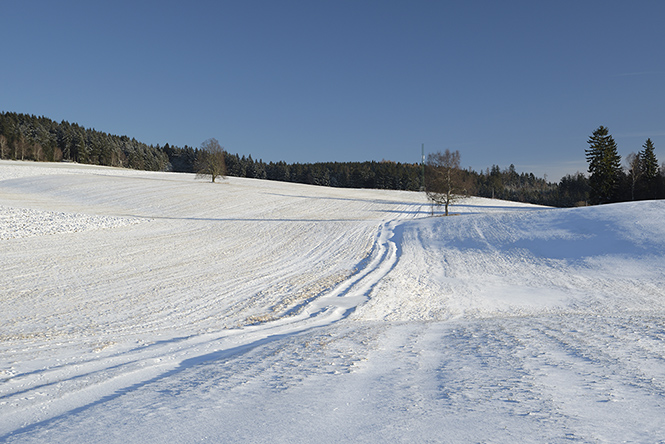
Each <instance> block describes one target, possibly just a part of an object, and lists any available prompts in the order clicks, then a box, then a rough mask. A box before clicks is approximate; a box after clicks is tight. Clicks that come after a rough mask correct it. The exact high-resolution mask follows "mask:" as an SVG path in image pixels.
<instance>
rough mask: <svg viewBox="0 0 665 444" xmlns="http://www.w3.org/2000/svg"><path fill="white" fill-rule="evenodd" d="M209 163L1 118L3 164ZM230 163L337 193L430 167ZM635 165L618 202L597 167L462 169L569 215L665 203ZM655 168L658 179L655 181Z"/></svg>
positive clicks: (617, 172)
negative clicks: (602, 206) (553, 173)
mask: <svg viewBox="0 0 665 444" xmlns="http://www.w3.org/2000/svg"><path fill="white" fill-rule="evenodd" d="M209 140H211V139H208V141H209ZM594 140H595V139H594ZM208 141H206V142H208ZM589 143H591V139H590V141H589ZM594 143H595V142H594ZM651 145H653V144H651ZM206 155H207V152H206V150H204V149H203V147H201V148H198V147H189V146H184V147H177V146H171V145H169V144H168V143H167V144H166V145H164V146H163V147H160V146H159V145H156V146H153V145H148V144H145V143H142V142H139V141H137V140H136V139H134V138H131V139H130V138H129V137H128V136H116V135H112V134H107V133H104V132H101V131H97V130H95V129H89V128H84V127H81V126H79V125H77V124H76V123H69V122H67V121H64V120H63V121H62V122H60V123H58V122H55V121H53V120H51V119H48V118H46V117H37V116H33V115H27V114H19V113H12V112H3V113H0V158H1V159H15V160H34V161H51V162H58V161H73V162H79V163H88V164H97V165H107V166H115V167H123V168H133V169H141V170H151V171H174V172H187V173H195V172H197V171H199V167H200V165H201V160H202V159H203V158H204V157H205V156H206ZM588 155H589V154H588V153H587V156H588ZM223 156H224V163H225V173H224V174H228V175H230V176H236V177H248V178H257V179H267V180H278V181H286V182H295V183H304V184H311V185H321V186H330V187H344V188H376V189H392V190H407V191H423V190H425V178H424V177H423V165H421V164H418V163H400V162H392V161H380V162H377V161H368V162H318V163H286V162H268V163H266V162H264V161H263V160H261V159H258V160H256V159H253V158H252V156H251V155H250V156H244V155H243V156H240V155H238V154H231V153H229V152H227V151H224V150H223ZM627 159H628V160H629V161H630V166H627V167H626V168H620V167H619V168H616V165H615V164H616V162H615V164H613V165H614V167H612V169H610V170H611V171H613V172H612V173H611V175H612V177H614V179H613V182H612V186H611V188H612V190H613V191H612V194H611V195H607V196H603V197H602V198H601V197H600V195H599V194H598V193H597V192H596V191H597V189H598V186H599V185H598V183H599V182H598V180H597V179H598V177H600V176H597V173H596V170H595V169H594V170H593V171H592V169H591V166H590V169H589V173H590V175H589V177H588V178H587V177H586V176H585V175H584V174H582V173H579V172H578V173H576V174H572V175H567V176H565V177H564V178H562V179H561V181H560V182H558V183H552V182H548V181H547V180H546V179H544V178H539V177H536V176H534V175H533V173H518V172H517V171H516V170H515V166H514V165H512V164H511V165H510V166H509V167H508V168H504V169H501V168H500V167H499V166H498V165H493V166H492V167H491V168H487V169H486V170H485V171H480V172H476V171H473V170H472V169H459V172H460V177H461V178H462V180H463V182H464V187H463V190H462V191H461V192H463V193H464V194H467V195H476V196H481V197H493V198H497V199H504V200H512V201H518V202H528V203H535V204H542V205H551V206H564V207H565V206H574V205H580V204H586V203H605V202H618V201H622V200H632V199H647V198H651V199H653V198H663V197H665V196H664V193H665V178H664V177H663V175H664V174H665V168H662V167H661V168H658V164H657V160H656V159H655V155H654V154H653V148H649V149H647V148H645V149H644V151H641V152H640V153H638V154H633V155H632V156H628V158H627ZM636 159H637V160H636ZM619 163H620V160H619ZM654 163H655V171H656V172H657V173H656V176H654V175H653V171H654V168H653V165H654ZM598 164H599V163H598ZM594 165H596V163H594Z"/></svg>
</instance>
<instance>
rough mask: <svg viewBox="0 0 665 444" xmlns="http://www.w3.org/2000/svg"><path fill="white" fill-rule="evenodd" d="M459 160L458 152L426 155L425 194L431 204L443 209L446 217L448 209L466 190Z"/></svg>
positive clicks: (448, 151) (447, 151)
mask: <svg viewBox="0 0 665 444" xmlns="http://www.w3.org/2000/svg"><path fill="white" fill-rule="evenodd" d="M460 158H461V156H460V153H459V151H453V152H451V151H450V150H446V151H445V152H444V153H443V154H441V152H440V151H439V152H436V153H430V154H428V155H427V162H426V163H425V192H426V193H427V197H428V199H429V200H430V201H432V204H436V205H443V206H444V207H445V215H446V216H448V207H449V206H451V205H453V204H454V203H455V201H457V200H458V199H459V198H460V197H462V195H463V193H465V191H466V189H467V187H466V184H465V177H464V172H463V171H462V170H461V168H460Z"/></svg>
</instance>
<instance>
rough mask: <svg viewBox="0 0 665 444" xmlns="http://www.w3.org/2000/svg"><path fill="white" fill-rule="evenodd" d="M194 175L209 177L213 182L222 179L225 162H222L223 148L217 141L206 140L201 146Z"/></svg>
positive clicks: (224, 172) (224, 171)
mask: <svg viewBox="0 0 665 444" xmlns="http://www.w3.org/2000/svg"><path fill="white" fill-rule="evenodd" d="M196 173H197V175H198V176H200V177H207V176H210V178H211V179H212V181H213V182H214V181H215V179H216V178H218V177H221V178H222V179H223V178H224V175H225V174H226V162H225V161H224V148H222V147H221V146H220V145H219V142H218V141H217V139H214V138H212V139H208V140H206V141H205V142H203V143H202V144H201V151H200V152H199V155H198V157H197V159H196Z"/></svg>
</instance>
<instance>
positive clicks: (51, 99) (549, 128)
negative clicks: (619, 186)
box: [0, 0, 665, 180]
mask: <svg viewBox="0 0 665 444" xmlns="http://www.w3.org/2000/svg"><path fill="white" fill-rule="evenodd" d="M664 23H665V1H662V0H653V1H640V0H635V1H629V0H625V1H586V0H585V1H580V0H575V1H547V2H545V1H536V0H528V1H496V0H492V1H472V0H471V1H456V2H452V1H417V0H409V1H406V0H405V1H389V0H384V1H363V0H357V1H345V0H333V1H327V0H313V1H280V0H271V1H256V0H242V1H240V0H239V1H196V0H194V1H187V2H185V1H179V2H175V1H140V0H134V1H112V2H102V1H95V0H86V1H75V2H73V1H31V0H22V1H19V0H16V1H13V0H3V1H2V2H1V3H0V37H1V38H2V42H3V43H2V51H0V110H2V111H14V112H22V113H27V114H35V115H44V116H46V117H49V118H52V119H54V120H57V121H60V120H67V121H69V122H76V123H79V124H81V125H83V126H85V127H93V128H95V129H97V130H100V131H105V132H108V133H112V134H117V135H128V136H130V137H135V138H136V139H137V140H140V141H143V142H146V143H148V144H154V145H156V144H160V145H164V144H165V143H167V142H168V143H170V144H172V145H178V146H184V145H189V146H199V145H200V144H201V142H203V141H204V140H205V139H207V138H210V137H215V138H217V139H218V140H219V141H220V143H221V144H222V145H223V146H224V147H225V148H226V149H227V150H228V151H230V152H232V153H240V154H241V155H243V154H244V155H250V154H251V155H252V157H254V158H256V159H258V158H262V159H263V160H265V161H278V160H285V161H287V162H317V161H363V160H382V159H389V160H395V161H400V162H418V161H419V160H420V147H421V144H422V143H424V144H425V150H426V151H427V152H431V151H438V150H441V151H443V150H445V149H451V150H459V151H460V153H461V155H462V164H463V166H465V167H472V168H473V169H475V170H480V169H484V168H486V167H489V166H492V165H493V164H497V165H499V166H501V167H502V168H503V167H507V166H508V165H510V164H511V163H513V164H515V166H516V167H517V170H518V171H525V172H533V173H534V174H536V175H538V176H542V175H543V174H547V175H548V179H550V180H558V179H559V178H560V177H561V176H562V175H563V174H565V173H574V172H576V171H578V170H579V171H586V162H585V160H584V149H585V148H586V147H587V143H586V141H587V139H588V138H589V136H590V135H591V133H592V132H593V131H594V130H595V129H596V128H597V127H598V126H599V125H604V126H607V127H608V128H609V129H610V133H611V134H612V135H613V136H614V138H615V140H616V141H617V143H618V145H619V151H620V153H621V154H622V156H624V157H625V156H626V155H627V154H628V153H630V152H637V151H639V150H640V149H641V146H642V144H643V143H644V141H645V140H646V138H647V137H651V139H652V140H653V141H654V143H655V146H656V155H657V156H658V158H659V161H660V162H662V161H665V108H664V107H665V25H664Z"/></svg>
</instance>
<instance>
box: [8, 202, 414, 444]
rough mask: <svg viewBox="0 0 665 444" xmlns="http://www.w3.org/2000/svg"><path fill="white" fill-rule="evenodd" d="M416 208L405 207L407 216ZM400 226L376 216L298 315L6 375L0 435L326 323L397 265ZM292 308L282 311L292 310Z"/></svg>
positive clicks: (350, 309)
mask: <svg viewBox="0 0 665 444" xmlns="http://www.w3.org/2000/svg"><path fill="white" fill-rule="evenodd" d="M417 213H418V212H414V213H411V214H410V215H411V216H412V217H413V216H414V215H416V214H417ZM401 238H402V227H401V226H400V225H399V222H398V221H396V220H394V221H390V222H386V223H383V224H382V225H381V226H380V228H379V230H378V233H377V235H376V237H375V241H374V246H373V248H372V251H371V253H370V254H369V256H368V257H367V258H365V259H364V260H363V261H361V262H360V263H359V264H358V266H357V267H356V269H357V271H356V272H355V273H354V274H353V275H351V276H350V277H349V279H347V280H345V281H343V282H341V283H340V284H338V285H337V286H336V287H334V288H333V289H332V290H331V291H329V292H328V293H326V294H322V295H320V296H318V297H316V298H314V299H312V300H310V301H308V302H306V303H305V304H304V305H303V307H302V309H301V310H298V312H297V314H291V315H287V316H282V317H280V318H277V319H276V320H274V321H271V322H268V323H264V324H259V325H250V326H246V327H243V328H239V329H231V330H226V331H223V332H220V333H208V334H202V335H194V336H190V337H186V338H176V339H171V340H167V341H162V342H157V343H154V344H151V345H147V346H144V347H139V348H134V349H132V350H128V351H125V352H121V353H117V354H114V355H111V356H107V357H103V358H100V359H93V360H89V361H85V362H77V363H75V364H64V365H62V366H58V367H52V368H49V369H46V370H40V371H34V372H31V373H27V374H23V375H15V376H14V377H13V378H12V386H11V388H9V387H7V386H5V387H4V388H5V390H7V392H6V393H2V398H0V409H3V408H4V409H7V408H9V409H11V410H10V412H9V413H3V422H2V424H1V425H0V441H2V440H5V439H7V438H8V437H9V436H13V435H16V434H20V433H24V432H27V431H29V430H31V429H34V428H36V427H39V426H42V425H44V424H46V423H48V422H50V421H53V420H56V419H57V418H59V417H64V416H67V415H71V414H76V413H78V412H81V411H84V410H86V409H88V408H91V407H93V406H96V405H99V404H102V403H104V402H107V401H110V400H112V399H115V398H117V397H119V396H122V395H123V394H126V393H129V392H131V391H132V390H135V389H137V388H140V387H142V386H145V385H147V384H150V383H152V382H155V381H158V380H161V379H164V378H166V377H169V376H173V375H175V374H178V373H180V372H182V371H184V370H186V369H188V368H191V367H192V366H195V365H198V364H201V363H204V362H208V361H213V360H219V359H225V358H229V357H231V356H234V355H237V354H239V353H243V352H246V351H248V350H251V349H253V348H256V347H259V346H261V345H263V344H266V343H269V342H272V341H275V340H279V339H282V338H286V337H290V336H293V335H297V334H299V333H302V332H305V331H309V330H311V329H314V328H318V327H323V326H327V325H331V324H333V323H335V322H338V321H340V320H342V319H344V318H346V317H348V316H349V315H350V314H351V313H353V311H355V309H356V308H357V307H358V306H360V305H361V304H363V303H364V302H366V301H367V300H368V299H369V297H370V294H371V292H372V290H373V289H374V287H375V286H376V284H377V283H378V282H379V281H380V280H381V279H382V278H383V277H384V276H386V275H387V274H388V273H389V272H390V271H391V270H392V269H393V268H394V267H395V265H396V264H397V261H398V260H399V257H400V255H401V248H400V242H401ZM293 312H294V311H293V310H291V311H289V312H287V313H293Z"/></svg>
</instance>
